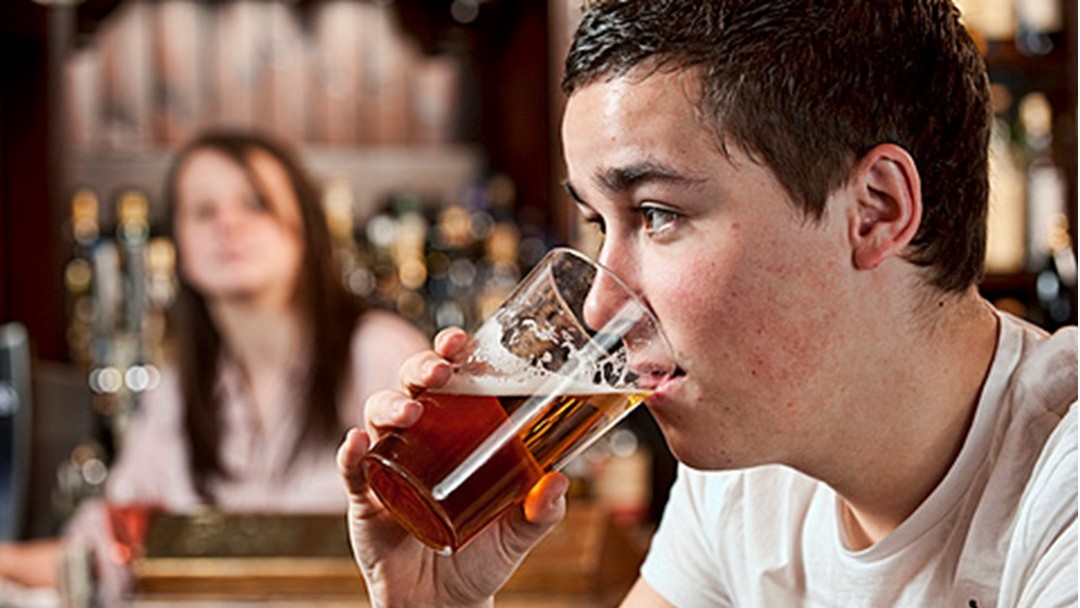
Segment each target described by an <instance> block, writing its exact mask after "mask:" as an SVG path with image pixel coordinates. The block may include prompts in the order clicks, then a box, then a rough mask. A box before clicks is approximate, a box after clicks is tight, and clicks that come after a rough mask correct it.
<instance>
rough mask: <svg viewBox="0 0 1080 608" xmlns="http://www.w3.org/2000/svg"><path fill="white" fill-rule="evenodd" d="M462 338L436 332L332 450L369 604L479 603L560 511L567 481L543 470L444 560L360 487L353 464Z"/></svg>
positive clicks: (399, 420)
mask: <svg viewBox="0 0 1080 608" xmlns="http://www.w3.org/2000/svg"><path fill="white" fill-rule="evenodd" d="M468 341H469V338H468V336H467V335H466V334H465V332H463V331H462V330H460V329H456V328H452V329H448V330H445V331H443V332H441V333H440V334H439V335H438V336H437V337H436V339H435V350H434V351H428V352H424V353H419V354H417V355H414V356H413V357H411V358H410V359H408V360H407V361H406V362H405V364H404V365H403V366H402V368H401V375H400V380H401V385H402V387H403V390H404V391H407V392H396V391H382V392H379V393H376V394H374V395H372V396H371V397H370V398H369V399H368V400H367V403H366V404H365V411H364V419H365V430H360V429H352V430H351V431H349V433H348V435H347V436H346V437H345V441H344V443H342V445H341V448H340V449H339V450H338V467H339V468H340V470H341V475H342V477H343V479H344V482H345V488H346V490H347V491H348V493H349V538H350V541H351V543H352V548H353V555H354V556H355V558H356V562H357V564H358V565H359V566H360V570H361V572H363V574H364V579H365V580H366V582H367V586H368V595H369V596H370V598H371V601H372V605H373V606H379V607H391V606H409V607H423V606H484V605H490V604H491V602H492V597H493V596H494V595H495V592H496V591H498V590H499V588H501V587H502V586H503V584H505V583H506V580H507V579H508V578H510V575H511V574H512V573H513V571H514V569H515V568H517V566H518V564H520V563H521V560H522V559H524V557H525V555H526V554H527V553H528V552H529V550H531V549H532V548H533V547H534V546H535V545H536V544H537V543H538V542H539V541H540V539H541V538H543V537H544V535H545V534H547V533H548V532H549V531H550V530H551V529H552V528H553V527H554V526H555V524H557V523H558V522H559V521H560V520H562V517H563V515H564V514H565V512H566V500H565V494H566V489H567V486H568V485H569V481H568V480H567V479H566V477H565V476H563V475H562V474H560V473H548V474H547V475H545V476H544V477H543V478H541V479H540V481H539V482H537V484H536V486H535V487H534V488H533V489H532V491H531V492H530V493H529V496H528V497H527V498H526V500H525V503H524V505H523V506H522V507H518V508H514V509H511V510H510V511H509V513H508V514H507V515H505V516H504V517H503V518H502V519H501V520H500V521H498V522H496V523H495V524H494V525H492V526H491V527H490V528H488V529H487V530H485V531H484V532H483V533H482V534H481V535H480V536H479V537H477V538H476V539H475V540H474V541H473V542H472V543H470V544H469V545H468V546H466V547H465V548H464V549H462V550H460V551H458V552H457V553H455V554H454V555H451V556H449V557H444V556H440V555H438V554H437V553H435V552H434V551H432V550H431V549H429V548H427V547H425V546H424V545H423V544H421V543H420V542H419V541H417V540H416V539H414V538H413V537H412V536H410V535H409V533H408V532H406V531H405V529H404V528H402V527H400V526H399V525H398V524H397V522H395V521H394V519H393V518H392V517H391V516H390V514H389V513H388V512H387V511H386V510H385V509H384V508H383V507H382V505H381V504H380V503H379V500H378V498H377V497H376V496H375V495H374V493H372V492H370V491H369V489H368V484H367V480H366V479H365V478H364V475H363V471H362V470H361V467H360V461H361V459H362V458H363V457H364V454H366V453H367V451H368V450H369V449H370V448H371V445H372V444H373V443H374V441H375V440H377V439H378V438H379V437H380V436H381V434H383V433H385V432H386V431H387V430H389V429H400V428H406V427H409V426H411V425H413V424H415V423H416V421H417V420H418V419H419V418H420V416H421V415H422V414H423V405H422V404H421V403H420V402H418V401H416V400H415V399H414V397H415V396H417V395H419V394H420V393H422V392H423V391H425V390H428V389H432V388H438V387H440V386H443V385H444V384H446V383H447V382H448V381H449V379H450V375H451V371H452V368H451V361H455V360H457V359H459V358H460V356H461V355H462V353H463V352H464V351H465V348H466V346H467V344H468Z"/></svg>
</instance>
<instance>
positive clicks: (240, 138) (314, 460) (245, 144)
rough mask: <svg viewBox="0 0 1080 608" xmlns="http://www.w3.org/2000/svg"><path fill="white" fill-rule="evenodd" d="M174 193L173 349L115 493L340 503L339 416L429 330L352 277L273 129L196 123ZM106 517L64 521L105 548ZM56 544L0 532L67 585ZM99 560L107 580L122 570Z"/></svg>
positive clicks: (116, 478)
mask: <svg viewBox="0 0 1080 608" xmlns="http://www.w3.org/2000/svg"><path fill="white" fill-rule="evenodd" d="M165 197H166V203H167V211H168V214H167V216H168V219H169V222H170V229H171V232H172V235H173V238H174V240H175V242H176V246H177V250H178V254H179V255H178V259H179V265H178V277H179V282H180V291H179V296H178V300H177V302H176V305H175V307H174V310H173V315H174V316H173V317H172V320H171V321H172V325H171V336H172V339H173V344H174V347H175V348H174V355H175V356H174V359H175V360H174V362H173V365H172V366H170V367H169V368H168V369H167V370H166V372H165V373H164V374H163V379H162V382H161V384H160V385H159V386H158V387H157V388H156V389H155V390H153V391H152V392H150V393H148V394H147V395H146V398H145V399H144V400H143V401H142V403H141V407H140V410H139V413H138V415H137V417H136V420H135V422H134V423H133V425H132V427H131V428H130V430H129V432H128V433H127V435H126V439H125V442H124V444H123V446H122V448H121V450H120V453H119V455H118V459H117V462H116V463H115V466H114V467H113V469H112V471H111V472H110V477H109V480H108V482H107V486H106V496H107V497H108V499H109V501H110V502H111V503H113V504H144V505H145V504H150V505H156V506H159V507H161V508H164V509H165V510H167V511H171V512H189V511H192V510H195V509H198V508H200V507H202V506H213V507H215V508H218V509H221V510H225V511H237V512H255V511H264V512H269V511H272V512H279V513H280V512H293V513H299V512H305V513H313V512H340V513H344V511H345V508H346V498H345V495H344V493H343V492H342V491H341V489H340V482H339V481H338V476H337V469H336V464H335V462H334V452H335V448H336V446H337V444H338V443H339V442H340V440H341V436H342V434H343V431H344V429H345V428H347V427H348V426H350V425H356V424H360V423H362V420H363V412H362V408H363V404H364V402H365V400H366V398H367V396H368V395H370V394H371V393H373V392H375V391H378V390H381V389H385V388H392V387H395V386H396V384H397V370H398V368H399V367H400V366H401V363H402V362H403V360H404V359H405V358H406V357H407V356H408V355H410V354H412V353H413V352H416V351H419V350H422V349H424V348H426V345H427V343H428V340H427V339H426V337H425V336H423V335H422V334H421V333H420V332H419V331H418V330H416V329H414V328H413V327H412V326H411V325H410V324H408V323H407V322H406V321H404V320H402V319H400V318H398V317H396V316H394V315H392V314H390V313H388V312H383V311H377V310H372V309H368V308H366V307H365V306H364V305H363V304H362V303H361V302H359V301H358V300H357V299H355V298H354V297H353V296H352V295H351V294H350V293H349V292H348V291H347V290H346V289H345V288H344V286H343V284H342V280H341V275H340V272H339V270H338V268H337V267H336V265H335V263H334V258H333V252H332V249H331V243H330V236H329V231H328V228H327V225H326V219H325V217H324V215H323V211H322V207H321V204H320V200H321V197H320V192H319V190H318V188H317V187H316V185H315V184H314V182H313V181H312V180H311V178H309V177H308V175H307V174H306V172H305V171H304V170H303V167H302V165H301V164H300V163H299V162H298V160H297V159H296V157H295V156H294V155H293V154H292V153H291V152H290V151H289V150H287V149H286V148H284V147H283V146H281V145H280V144H278V143H276V142H274V141H273V140H271V139H269V138H266V137H263V136H259V135H256V134H251V133H238V132H211V133H207V134H204V135H202V136H201V137H198V138H197V139H195V140H194V141H192V142H191V143H189V144H188V145H187V146H186V147H184V148H183V149H182V150H180V152H179V153H178V155H177V156H176V159H175V161H174V164H173V166H172V168H171V170H170V172H169V175H168V178H167V182H166V187H165ZM109 530H110V526H109V524H108V520H107V518H106V512H105V509H104V508H102V505H100V504H94V503H91V504H87V505H85V506H84V507H83V508H81V509H80V510H79V511H78V512H77V514H76V516H75V517H74V518H73V521H72V523H71V525H70V526H69V528H68V531H67V533H66V535H65V536H66V538H67V540H69V541H78V542H84V543H87V544H89V545H90V546H93V547H98V548H103V547H107V546H108V545H109V542H110V538H108V531H109ZM59 549H60V545H59V544H58V543H56V542H44V543H42V542H39V543H34V544H32V545H24V546H13V545H7V546H0V578H7V579H9V580H13V581H15V582H18V583H21V584H24V585H27V586H43V585H55V583H56V572H57V564H58V559H59V556H58V551H59ZM98 553H99V559H98V561H99V562H102V560H103V558H106V561H107V557H108V556H102V555H100V554H101V553H103V552H102V551H99V552H98ZM105 569H106V570H109V569H110V568H109V567H108V564H106V565H105ZM103 574H105V578H106V580H105V581H104V582H105V583H106V584H107V586H108V584H109V583H110V581H109V580H108V579H111V578H113V576H114V575H115V573H114V575H109V574H108V573H103ZM113 584H119V583H118V582H117V581H113Z"/></svg>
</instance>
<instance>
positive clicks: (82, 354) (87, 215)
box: [64, 188, 100, 367]
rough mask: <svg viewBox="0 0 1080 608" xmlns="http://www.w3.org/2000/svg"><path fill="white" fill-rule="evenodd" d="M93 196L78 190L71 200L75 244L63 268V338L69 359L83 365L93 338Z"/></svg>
mask: <svg viewBox="0 0 1080 608" xmlns="http://www.w3.org/2000/svg"><path fill="white" fill-rule="evenodd" d="M99 211H100V206H99V204H98V198H97V195H96V194H94V192H93V190H90V189H87V188H81V189H79V190H77V191H76V192H75V193H74V195H72V198H71V235H72V238H73V239H74V241H75V244H74V247H73V249H72V256H71V259H70V260H68V262H67V264H66V265H65V267H64V289H65V293H66V305H67V313H68V327H67V339H68V350H69V352H70V353H71V358H72V360H73V361H75V362H76V363H78V364H80V365H82V366H84V367H85V366H87V365H88V364H89V361H90V342H91V338H92V336H93V322H94V303H93V297H92V294H91V289H92V285H93V281H94V270H93V264H92V262H91V256H92V251H93V248H94V246H95V245H96V244H97V242H98V239H99V238H100V230H99Z"/></svg>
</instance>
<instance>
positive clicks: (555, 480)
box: [502, 472, 570, 557]
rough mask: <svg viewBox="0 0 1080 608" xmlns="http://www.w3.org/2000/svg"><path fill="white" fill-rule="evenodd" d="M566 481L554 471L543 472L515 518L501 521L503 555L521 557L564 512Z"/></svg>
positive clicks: (568, 485)
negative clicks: (545, 473) (544, 473)
mask: <svg viewBox="0 0 1080 608" xmlns="http://www.w3.org/2000/svg"><path fill="white" fill-rule="evenodd" d="M569 487H570V480H569V479H568V478H567V477H566V476H565V475H563V474H562V473H558V472H551V473H548V474H547V475H544V476H543V477H542V478H541V479H540V481H538V482H537V483H536V485H535V486H533V489H532V490H530V491H529V495H528V496H527V497H526V498H525V505H524V509H523V510H522V511H519V512H518V513H519V515H518V516H517V517H511V518H508V519H507V520H504V522H503V524H502V525H503V526H504V528H503V535H502V542H503V545H504V550H505V554H506V555H511V556H515V557H518V556H520V557H524V555H525V554H526V553H527V552H528V551H529V550H531V549H532V548H533V547H534V546H535V545H536V543H538V542H540V539H542V538H543V537H544V536H545V535H546V534H547V533H548V532H550V531H551V529H552V528H554V527H555V524H557V523H559V522H560V521H562V518H563V516H564V515H566V490H567V488H569Z"/></svg>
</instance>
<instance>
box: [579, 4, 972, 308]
mask: <svg viewBox="0 0 1080 608" xmlns="http://www.w3.org/2000/svg"><path fill="white" fill-rule="evenodd" d="M639 69H644V70H647V71H679V70H693V71H694V73H695V74H697V75H698V77H699V78H700V81H701V84H702V96H701V99H700V100H699V101H698V106H699V110H700V111H701V113H702V115H703V116H704V119H705V121H706V123H707V124H708V126H709V127H711V128H712V129H713V130H715V131H716V133H717V137H718V138H719V140H720V144H721V147H722V149H726V144H727V143H729V142H730V143H734V144H735V145H738V146H740V147H741V148H743V149H744V150H746V151H747V152H748V153H749V154H750V155H751V156H752V157H754V158H757V159H758V160H759V161H762V162H764V163H765V164H766V165H768V166H769V167H770V168H771V169H772V170H773V172H774V173H775V175H776V176H777V178H778V179H779V181H780V183H781V184H782V185H783V186H784V187H785V188H786V189H787V191H788V192H789V194H790V195H791V196H792V198H793V199H794V200H795V201H796V204H797V205H799V206H800V207H801V208H802V210H803V212H804V213H805V214H806V216H807V217H811V218H815V219H818V218H820V217H821V216H822V214H823V213H824V210H825V202H826V198H827V197H828V195H829V194H830V193H831V192H832V191H833V190H835V189H836V188H838V187H839V186H841V185H843V184H844V183H845V181H846V180H847V179H848V177H849V174H850V171H851V168H852V166H853V163H854V161H855V160H857V159H858V158H860V157H862V156H863V155H864V154H866V153H867V152H868V151H869V150H870V149H871V148H873V147H874V146H876V145H878V144H881V143H886V142H891V143H895V144H897V145H899V146H901V147H903V148H904V149H905V150H907V151H908V153H909V154H911V156H912V158H914V160H915V163H916V166H917V167H918V170H919V175H920V178H921V182H922V197H923V217H922V223H921V225H920V226H919V230H918V232H917V233H916V235H915V237H914V240H913V241H912V243H911V245H910V246H909V247H908V249H907V250H906V251H905V258H906V259H908V260H909V261H911V262H913V263H915V264H918V265H920V266H923V267H924V268H925V269H926V272H927V279H928V282H929V283H930V284H932V285H935V286H937V287H939V288H941V289H943V290H946V291H956V292H958V291H962V290H964V289H966V288H967V287H969V286H970V285H972V284H973V283H975V282H977V281H978V280H980V279H981V277H982V274H983V258H984V255H985V247H986V212H987V197H988V190H989V185H988V176H987V144H988V141H989V137H990V125H991V123H992V118H993V115H992V111H991V109H990V99H989V95H990V94H989V80H988V77H987V74H986V67H985V62H984V60H983V58H982V56H981V55H980V54H979V52H978V50H977V49H976V47H975V44H974V43H973V42H972V40H971V38H970V37H969V36H968V34H967V32H966V31H965V30H964V28H963V26H962V25H961V24H960V22H959V13H958V11H957V9H956V8H955V7H954V6H953V4H952V2H950V0H887V1H886V0H873V1H872V0H640V1H637V0H612V1H607V2H598V3H595V5H594V6H592V7H591V8H590V9H589V10H588V12H587V13H586V15H585V16H584V18H583V21H582V23H581V25H580V27H579V28H578V31H577V33H576V34H575V36H574V41H573V45H572V47H571V49H570V54H569V56H568V57H567V59H566V71H565V75H564V77H563V82H562V87H563V90H564V92H566V93H567V94H571V93H573V92H574V91H575V90H577V89H578V88H580V87H582V86H585V85H587V84H591V83H593V82H597V81H603V80H609V79H612V78H616V77H618V76H622V75H625V74H627V73H628V72H630V71H632V70H633V71H635V73H636V72H637V70H639ZM646 73H651V72H646Z"/></svg>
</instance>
